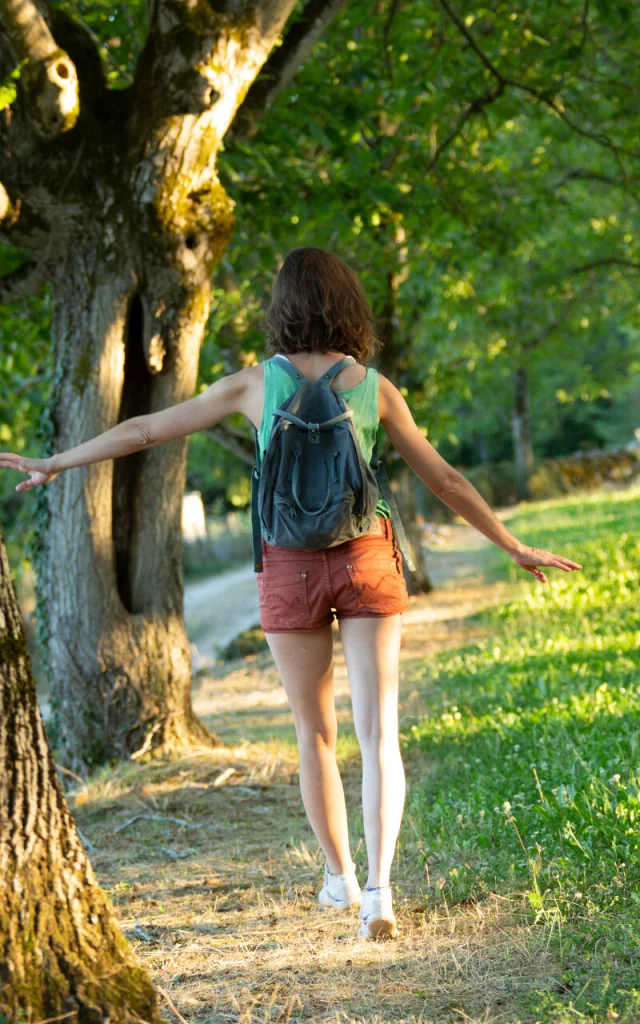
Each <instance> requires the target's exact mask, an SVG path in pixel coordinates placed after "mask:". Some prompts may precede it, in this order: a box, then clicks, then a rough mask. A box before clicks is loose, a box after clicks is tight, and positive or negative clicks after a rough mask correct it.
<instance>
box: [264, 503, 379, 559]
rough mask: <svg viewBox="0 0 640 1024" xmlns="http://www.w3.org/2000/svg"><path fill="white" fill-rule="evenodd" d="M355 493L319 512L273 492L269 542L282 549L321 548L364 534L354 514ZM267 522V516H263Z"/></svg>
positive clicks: (313, 549) (316, 549)
mask: <svg viewBox="0 0 640 1024" xmlns="http://www.w3.org/2000/svg"><path fill="white" fill-rule="evenodd" d="M354 504H355V495H354V493H353V491H352V490H348V491H346V493H344V494H343V495H341V496H340V498H339V499H338V500H337V501H333V502H330V503H329V504H328V505H327V506H326V508H325V509H324V510H323V511H322V514H320V515H314V514H313V513H312V514H306V513H305V512H303V511H302V510H301V509H300V508H299V507H298V506H297V505H296V503H295V501H294V500H293V498H292V497H290V496H289V495H281V494H277V493H276V494H275V495H274V514H273V517H272V521H271V523H269V526H270V527H271V528H270V529H269V530H268V532H266V539H267V542H268V543H269V544H273V545H274V547H279V548H297V549H299V550H301V551H318V550H324V549H325V548H329V547H333V546H335V545H336V544H342V543H344V542H345V541H347V540H354V539H355V538H356V537H359V536H361V533H362V531H361V530H360V529H359V525H358V521H357V518H356V517H355V516H354V515H353V507H354ZM263 522H264V519H263Z"/></svg>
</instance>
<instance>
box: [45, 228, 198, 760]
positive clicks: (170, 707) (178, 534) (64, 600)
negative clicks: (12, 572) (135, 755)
mask: <svg viewBox="0 0 640 1024" xmlns="http://www.w3.org/2000/svg"><path fill="white" fill-rule="evenodd" d="M107 228H108V225H106V224H105V225H104V226H102V230H98V232H97V233H96V237H95V238H94V237H93V236H92V237H90V238H89V239H84V240H82V239H81V238H77V239H74V241H73V244H72V245H71V247H70V251H69V253H68V257H67V260H66V261H65V262H64V263H63V264H62V266H61V268H60V273H54V274H53V275H52V281H51V290H52V298H53V304H54V310H55V315H54V321H53V331H54V342H55V352H56V381H57V386H56V390H55V393H54V395H53V409H54V427H55V431H56V436H55V446H56V448H57V449H58V450H61V451H64V450H66V449H68V448H72V447H73V446H74V445H77V444H79V443H81V442H82V441H84V440H86V439H87V438H89V437H93V436H95V435H96V434H99V433H101V432H102V431H104V430H106V429H108V427H109V426H111V425H113V424H114V423H117V422H119V421H121V420H123V419H128V418H129V417H131V416H135V415H140V414H143V413H147V412H155V411H156V410H158V409H162V408H166V407H167V406H170V405H174V404H175V403H177V402H181V401H183V400H185V399H186V398H189V397H191V395H192V394H193V392H194V389H195V382H196V374H197V366H198V352H199V346H200V340H201V337H202V332H203V330H204V327H205V323H206V319H207V315H208V311H209V301H208V299H209V289H208V282H206V283H203V286H202V287H200V288H198V287H197V286H196V287H193V288H192V289H187V288H184V287H182V288H180V287H179V283H178V282H173V288H172V289H167V291H168V292H169V294H168V295H167V296H166V299H167V302H172V308H173V309H174V310H175V317H174V322H175V331H172V332H165V334H167V333H168V334H169V338H168V343H167V344H165V343H164V341H163V340H162V338H161V337H159V336H156V337H155V338H154V337H153V336H151V334H152V332H151V328H150V326H149V323H150V322H151V323H153V321H154V318H153V316H152V310H153V303H154V302H156V303H157V302H158V299H157V297H156V296H154V295H153V293H152V292H151V294H150V291H151V290H150V289H149V287H148V285H147V283H146V282H145V279H144V277H143V275H142V274H141V273H140V271H139V269H138V268H139V267H140V262H141V254H140V252H139V251H138V247H137V246H136V245H135V243H134V242H133V241H132V239H131V238H129V237H127V234H126V233H125V232H123V233H122V236H121V237H118V236H116V239H115V240H114V248H113V250H112V251H114V252H115V251H117V253H118V262H119V266H118V267H117V268H114V267H113V266H110V265H109V264H110V261H109V255H110V252H109V251H107V252H106V253H105V252H104V244H103V243H101V241H100V236H102V237H104V234H105V233H106V231H107ZM147 258H148V255H147ZM166 305H167V304H166V303H165V308H166ZM187 443H188V442H187V439H186V438H183V439H180V440H177V441H174V442H171V443H169V444H165V445H160V446H158V447H157V448H151V449H148V450H146V451H141V452H137V453H136V454H134V455H130V456H127V457H125V458H121V459H118V460H111V461H107V462H99V463H94V464H92V465H89V466H85V467H81V468H77V469H74V470H71V471H69V472H67V473H64V474H61V475H60V476H59V477H58V478H57V479H56V480H54V481H53V483H52V484H51V485H50V486H49V487H48V488H47V492H46V493H47V498H48V503H49V513H50V520H49V530H48V536H47V557H46V565H45V566H43V567H42V570H41V571H44V578H43V579H42V580H41V581H40V584H39V607H40V608H42V607H45V608H46V609H47V612H48V631H49V634H50V652H49V653H50V659H51V695H52V708H53V715H54V722H53V725H54V730H55V733H54V734H55V735H56V739H57V743H58V744H59V748H60V752H61V753H60V756H61V757H62V758H63V759H64V763H65V764H71V765H74V766H75V768H76V769H77V768H81V769H83V770H87V769H90V768H91V767H92V766H93V765H96V764H99V763H101V762H103V761H104V760H106V759H109V758H113V757H114V756H115V757H124V756H127V755H128V754H131V753H132V752H134V751H136V750H139V749H140V747H141V746H142V745H143V743H144V742H145V740H146V739H147V738H150V739H152V740H153V742H154V745H156V744H162V745H164V746H168V747H180V746H187V745H189V744H191V743H193V742H194V741H195V742H197V743H209V744H210V743H212V742H215V738H214V737H211V736H210V734H209V733H207V731H206V729H205V728H204V727H203V726H202V725H201V724H200V722H199V721H198V720H197V718H196V716H195V714H194V712H193V710H192V708H191V703H190V689H191V683H192V671H191V657H190V650H189V642H188V638H187V634H186V630H185V626H184V620H183V585H184V580H183V551H182V531H181V510H182V495H183V491H184V482H185V467H186V456H187ZM151 733H153V735H152V736H151Z"/></svg>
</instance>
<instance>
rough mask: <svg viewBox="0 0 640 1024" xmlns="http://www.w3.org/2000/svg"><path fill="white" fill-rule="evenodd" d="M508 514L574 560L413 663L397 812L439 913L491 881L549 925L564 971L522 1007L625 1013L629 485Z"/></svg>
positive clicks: (638, 848)
mask: <svg viewBox="0 0 640 1024" xmlns="http://www.w3.org/2000/svg"><path fill="white" fill-rule="evenodd" d="M509 526H510V529H512V531H513V532H514V533H515V534H516V536H517V537H519V538H520V539H522V540H524V541H525V542H527V543H529V544H534V545H535V546H537V547H546V548H549V549H551V550H552V551H555V552H556V553H558V554H563V555H566V556H567V557H569V558H572V559H574V560H576V561H578V562H580V563H581V564H582V565H583V570H582V571H581V572H575V573H571V574H560V573H559V572H557V571H556V572H555V573H554V570H550V571H549V573H548V576H549V580H550V583H549V584H548V585H546V586H545V585H543V584H539V583H536V582H529V581H523V582H522V584H521V586H520V587H519V588H518V589H517V597H516V599H515V600H511V601H510V602H509V603H507V604H504V605H502V606H499V607H497V608H494V609H492V610H490V611H487V612H483V613H481V614H480V616H479V618H480V619H481V621H482V622H483V623H484V624H485V625H486V626H487V632H488V636H489V639H487V640H485V641H483V642H479V643H474V644H472V645H469V646H466V647H463V648H459V649H457V650H449V651H447V652H445V653H443V654H441V655H440V656H438V657H437V658H435V659H433V660H432V661H430V662H429V663H428V664H425V666H424V670H423V675H422V685H423V686H426V687H427V692H428V694H429V702H430V706H431V708H432V711H431V712H430V714H429V715H428V716H427V717H425V718H422V719H421V720H420V721H419V722H418V723H417V724H415V725H413V726H412V727H411V729H410V730H409V731H408V732H406V733H404V734H403V740H404V750H405V756H406V757H407V758H412V759H414V762H415V761H417V763H419V764H420V765H423V766H424V775H423V777H422V778H421V780H420V782H419V783H418V784H417V785H415V784H414V786H413V789H412V792H411V793H410V795H409V799H408V806H407V810H408V812H409V814H410V815H411V818H412V820H413V822H414V824H415V827H416V829H417V831H418V834H419V837H420V839H421V841H422V844H423V855H424V857H425V859H427V858H428V860H427V864H428V869H429V872H430V876H431V879H432V881H433V880H434V879H439V880H440V883H441V884H442V885H443V888H442V890H441V898H442V899H446V900H447V903H448V907H449V908H451V906H452V905H455V904H463V903H465V902H466V901H468V900H477V899H481V898H482V897H483V896H485V895H486V894H487V892H488V891H491V890H493V891H494V892H498V893H500V894H503V895H506V896H513V897H519V898H520V899H522V898H524V904H523V905H524V906H526V907H527V908H528V916H529V920H530V922H531V924H532V925H543V926H545V927H547V928H548V932H549V941H550V942H553V943H554V944H556V947H557V951H558V960H559V963H560V970H561V975H560V977H561V979H562V980H561V983H560V984H554V985H553V986H552V987H551V989H550V990H549V991H548V992H546V993H543V992H538V993H535V992H534V993H531V994H530V996H529V997H528V998H529V999H530V1004H529V1005H528V1006H527V1007H524V1006H523V1007H522V1019H523V1020H532V1021H533V1020H538V1021H544V1022H545V1024H546V1022H549V1024H560V1022H564V1021H567V1022H568V1021H580V1022H584V1021H593V1022H596V1021H597V1022H600V1021H604V1020H619V1021H638V1020H640V925H639V919H640V735H639V726H640V612H639V601H640V595H639V593H638V591H639V589H640V588H639V586H638V581H639V576H640V572H639V569H640V540H639V539H638V538H639V536H640V490H639V489H638V488H637V487H636V488H634V489H633V490H629V491H624V492H615V493H599V494H592V495H589V496H587V497H584V496H583V497H579V498H571V499H565V500H559V501H553V502H540V503H537V504H536V505H533V506H528V507H526V508H523V509H518V510H517V511H515V512H513V513H511V514H510V515H509ZM514 569H515V566H514ZM488 570H489V575H490V577H491V578H495V575H496V574H498V573H499V572H500V571H501V572H502V576H503V577H504V576H505V575H508V576H510V577H511V578H515V576H514V573H513V571H512V570H511V568H509V567H508V568H506V569H505V567H504V563H503V565H502V569H501V570H500V568H499V566H498V565H497V562H496V560H495V558H493V557H490V560H489V562H488ZM516 572H517V569H516ZM443 880H444V882H443ZM436 888H437V887H436ZM615 1014H618V1016H617V1017H616V1016H615Z"/></svg>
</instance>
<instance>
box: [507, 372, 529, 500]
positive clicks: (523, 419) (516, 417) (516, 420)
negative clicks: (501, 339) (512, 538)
mask: <svg viewBox="0 0 640 1024" xmlns="http://www.w3.org/2000/svg"><path fill="white" fill-rule="evenodd" d="M512 425H513V455H514V462H515V469H516V494H517V496H518V498H519V499H520V500H521V501H526V500H527V499H528V498H529V497H530V492H529V477H530V476H531V471H532V469H533V441H532V437H531V410H530V405H529V371H528V370H527V369H525V368H524V367H521V368H520V369H519V370H516V373H515V396H514V403H513V417H512Z"/></svg>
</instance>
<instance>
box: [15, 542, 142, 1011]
mask: <svg viewBox="0 0 640 1024" xmlns="http://www.w3.org/2000/svg"><path fill="white" fill-rule="evenodd" d="M20 1011H21V1012H22V1015H21V1016H20V1019H25V1020H32V1021H39V1020H45V1019H50V1018H56V1019H57V1018H58V1017H61V1016H62V1015H63V1014H72V1013H73V1014H75V1015H74V1016H73V1020H74V1021H77V1022H78V1024H104V1022H106V1021H118V1024H142V1022H148V1024H156V1022H157V1024H161V1022H162V1017H161V1015H160V1012H159V1009H158V1005H157V998H156V994H155V991H154V988H153V985H152V983H151V980H150V978H149V977H148V975H147V973H146V972H145V971H144V970H143V969H142V968H141V967H140V966H139V965H138V964H137V963H136V960H135V957H134V955H133V953H132V951H131V949H130V948H129V946H128V944H127V942H126V940H125V938H124V936H123V935H122V933H121V932H120V930H119V929H118V927H117V925H116V923H115V920H114V916H113V912H112V909H111V905H110V903H109V900H108V898H107V896H106V894H105V893H103V892H102V890H101V889H100V887H99V886H98V884H97V882H96V879H95V876H94V874H93V871H92V868H91V864H90V863H89V860H88V858H87V856H86V854H85V851H84V848H83V846H82V843H81V841H80V838H79V836H78V833H77V830H76V827H75V824H74V821H73V818H72V816H71V814H70V812H69V809H68V807H67V804H66V802H65V799H64V796H63V794H62V790H61V787H60V784H59V781H58V777H57V775H56V771H55V766H54V763H53V759H52V757H51V753H50V751H49V748H48V746H47V741H46V738H45V733H44V729H43V725H42V719H41V716H40V712H39V710H38V705H37V701H36V691H35V684H34V680H33V676H32V673H31V665H30V661H29V655H28V653H27V648H26V642H25V634H24V628H23V624H22V620H21V618H20V612H19V610H18V606H17V602H16V597H15V592H14V588H13V583H12V581H11V576H10V572H9V563H8V560H7V556H6V552H5V549H4V544H3V542H2V533H1V531H0V1013H2V1014H4V1015H5V1017H7V1018H8V1019H9V1020H15V1019H16V1018H17V1017H18V1016H19V1014H20ZM69 1019H71V1017H70V1018H69Z"/></svg>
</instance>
